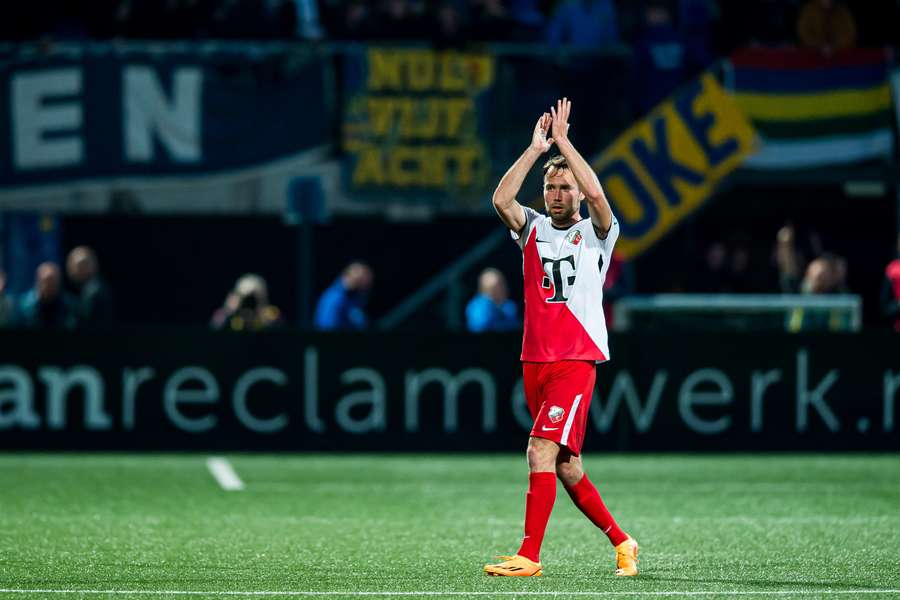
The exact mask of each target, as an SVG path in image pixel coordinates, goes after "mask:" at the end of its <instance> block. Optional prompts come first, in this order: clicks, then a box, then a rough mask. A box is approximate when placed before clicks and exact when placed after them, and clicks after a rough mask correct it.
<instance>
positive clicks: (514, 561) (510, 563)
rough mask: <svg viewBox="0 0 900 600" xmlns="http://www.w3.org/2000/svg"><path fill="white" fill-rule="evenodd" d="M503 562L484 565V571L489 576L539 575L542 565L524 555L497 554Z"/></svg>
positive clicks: (542, 572) (542, 568)
mask: <svg viewBox="0 0 900 600" xmlns="http://www.w3.org/2000/svg"><path fill="white" fill-rule="evenodd" d="M497 558H499V559H500V560H502V561H503V562H501V563H497V564H496V565H484V572H485V573H487V574H488V575H490V576H491V577H540V576H541V575H543V574H544V567H542V566H541V563H536V562H534V561H532V560H529V559H527V558H525V557H524V556H519V555H518V554H516V555H515V556H498V557H497Z"/></svg>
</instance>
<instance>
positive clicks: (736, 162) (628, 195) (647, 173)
mask: <svg viewBox="0 0 900 600" xmlns="http://www.w3.org/2000/svg"><path fill="white" fill-rule="evenodd" d="M755 137H756V132H755V131H754V129H753V126H752V125H751V124H750V122H749V121H748V120H747V118H746V117H745V116H744V114H743V113H742V112H741V110H740V108H739V107H738V106H737V104H735V102H734V100H733V99H732V98H731V97H730V96H729V95H728V94H727V93H726V92H725V90H723V89H722V86H720V85H719V83H718V82H717V81H716V79H715V77H713V76H712V75H711V74H710V73H704V74H703V75H701V76H700V77H699V78H698V79H697V80H695V81H693V82H691V83H690V84H688V85H686V86H684V87H683V88H681V89H680V90H679V91H678V92H677V93H676V94H675V95H673V96H672V97H670V98H669V99H667V100H666V101H665V102H663V103H661V104H660V105H659V106H657V107H656V108H655V109H653V111H652V112H651V113H650V114H649V115H647V116H646V117H645V118H644V119H642V120H641V121H639V122H638V123H636V124H634V125H633V126H632V127H630V128H629V129H628V130H627V131H625V133H623V134H622V135H621V136H619V138H618V139H617V140H616V141H615V142H613V143H612V144H611V145H610V146H609V147H607V148H606V150H604V151H603V153H602V154H601V155H600V156H599V157H597V158H596V159H595V160H594V161H593V167H594V169H595V170H596V171H597V174H598V176H599V178H600V183H601V184H602V185H603V188H604V190H605V191H606V195H607V197H608V198H609V201H610V203H611V204H612V208H613V212H615V214H616V216H617V217H618V219H619V225H620V227H621V233H620V236H619V242H618V245H617V248H618V250H619V252H620V253H621V254H622V257H623V258H625V259H632V258H634V257H636V256H638V255H639V254H641V253H642V252H644V251H645V250H647V249H648V248H649V247H650V246H652V245H653V244H654V243H656V242H657V241H658V240H659V239H661V238H662V237H663V236H664V235H665V234H666V233H667V232H669V231H670V230H671V229H672V228H674V227H675V226H676V225H677V224H678V223H680V222H681V221H682V220H683V219H684V218H685V217H687V216H688V215H690V214H691V213H693V212H694V211H695V210H697V209H698V208H699V207H700V206H702V205H703V204H704V203H705V202H706V201H707V200H709V198H710V197H711V196H712V194H713V192H714V191H715V188H716V186H717V185H718V183H719V182H720V181H721V180H722V179H724V178H725V177H726V176H728V175H729V174H730V173H731V172H733V171H734V170H735V169H737V168H738V167H739V166H740V165H741V163H743V161H744V159H745V158H746V157H747V156H748V155H750V154H751V153H752V152H753V149H754V148H753V146H754V140H755Z"/></svg>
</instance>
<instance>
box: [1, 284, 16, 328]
mask: <svg viewBox="0 0 900 600" xmlns="http://www.w3.org/2000/svg"><path fill="white" fill-rule="evenodd" d="M12 318H13V302H12V298H10V297H9V296H7V295H6V273H4V272H3V271H0V327H5V326H6V325H8V324H9V322H10V321H12Z"/></svg>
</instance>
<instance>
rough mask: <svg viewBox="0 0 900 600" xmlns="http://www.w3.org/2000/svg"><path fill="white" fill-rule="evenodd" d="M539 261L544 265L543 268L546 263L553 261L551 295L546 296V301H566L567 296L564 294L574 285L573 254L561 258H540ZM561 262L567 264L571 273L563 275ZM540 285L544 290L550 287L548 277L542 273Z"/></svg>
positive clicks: (545, 266)
mask: <svg viewBox="0 0 900 600" xmlns="http://www.w3.org/2000/svg"><path fill="white" fill-rule="evenodd" d="M541 263H542V264H543V266H544V270H545V271H546V269H547V264H548V263H553V268H552V269H551V271H550V273H551V276H552V277H553V297H551V298H547V302H566V301H567V300H568V299H569V298H568V297H567V296H566V292H567V291H568V290H569V289H570V288H571V287H572V286H573V285H575V275H574V273H575V256H574V255H570V256H564V257H563V258H557V259H553V258H543V257H542V258H541ZM563 264H568V265H569V267H570V269H571V272H572V273H573V274H572V275H568V276H563V267H562V265H563ZM541 287H542V288H544V289H545V290H547V289H550V277H548V276H546V275H544V280H543V281H542V282H541Z"/></svg>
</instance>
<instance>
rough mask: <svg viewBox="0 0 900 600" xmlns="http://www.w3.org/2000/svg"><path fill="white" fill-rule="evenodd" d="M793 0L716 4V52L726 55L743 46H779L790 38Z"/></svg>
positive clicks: (792, 34)
mask: <svg viewBox="0 0 900 600" xmlns="http://www.w3.org/2000/svg"><path fill="white" fill-rule="evenodd" d="M793 5H794V0H787V1H786V0H754V1H743V2H720V3H719V10H720V11H721V17H722V27H721V28H719V34H720V35H719V36H720V40H719V44H718V45H719V51H720V53H723V54H730V53H731V52H732V51H733V50H734V49H735V48H739V47H741V46H744V45H746V44H748V43H749V44H762V45H765V46H779V45H783V44H789V43H791V42H792V40H793V38H794V14H795V12H794V10H795V7H794V6H793Z"/></svg>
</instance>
